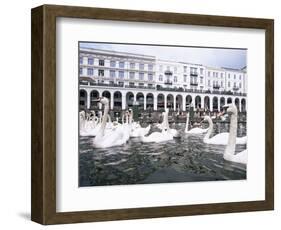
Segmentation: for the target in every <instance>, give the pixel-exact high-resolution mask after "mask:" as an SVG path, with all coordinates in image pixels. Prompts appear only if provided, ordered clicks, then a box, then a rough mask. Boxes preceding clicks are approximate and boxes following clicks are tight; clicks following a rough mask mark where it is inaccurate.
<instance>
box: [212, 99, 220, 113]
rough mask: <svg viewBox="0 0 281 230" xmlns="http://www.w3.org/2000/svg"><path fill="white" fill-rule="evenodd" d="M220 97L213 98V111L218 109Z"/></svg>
mask: <svg viewBox="0 0 281 230" xmlns="http://www.w3.org/2000/svg"><path fill="white" fill-rule="evenodd" d="M218 109H219V108H218V98H217V97H214V98H213V111H218Z"/></svg>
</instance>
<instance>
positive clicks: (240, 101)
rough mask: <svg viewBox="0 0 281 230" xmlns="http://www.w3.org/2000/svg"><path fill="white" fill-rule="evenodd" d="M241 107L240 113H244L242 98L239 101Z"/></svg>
mask: <svg viewBox="0 0 281 230" xmlns="http://www.w3.org/2000/svg"><path fill="white" fill-rule="evenodd" d="M239 107H240V111H241V112H243V110H242V98H241V100H239Z"/></svg>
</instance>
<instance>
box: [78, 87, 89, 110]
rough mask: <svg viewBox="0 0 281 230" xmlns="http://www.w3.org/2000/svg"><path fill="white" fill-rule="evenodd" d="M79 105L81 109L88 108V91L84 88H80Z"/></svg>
mask: <svg viewBox="0 0 281 230" xmlns="http://www.w3.org/2000/svg"><path fill="white" fill-rule="evenodd" d="M79 97H80V99H79V105H80V109H86V108H87V91H86V90H84V89H80V91H79Z"/></svg>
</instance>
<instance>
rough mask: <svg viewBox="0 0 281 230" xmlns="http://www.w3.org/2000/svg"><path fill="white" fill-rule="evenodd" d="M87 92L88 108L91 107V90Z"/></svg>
mask: <svg viewBox="0 0 281 230" xmlns="http://www.w3.org/2000/svg"><path fill="white" fill-rule="evenodd" d="M86 92H87V109H90V107H91V92H90V91H86Z"/></svg>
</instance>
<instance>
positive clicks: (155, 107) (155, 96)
mask: <svg viewBox="0 0 281 230" xmlns="http://www.w3.org/2000/svg"><path fill="white" fill-rule="evenodd" d="M153 110H154V111H156V110H157V95H156V94H154V95H153Z"/></svg>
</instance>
